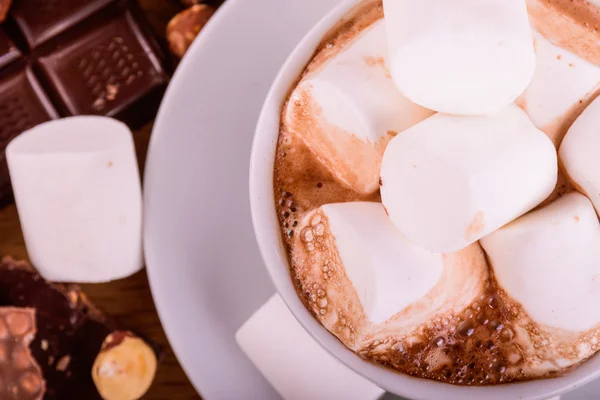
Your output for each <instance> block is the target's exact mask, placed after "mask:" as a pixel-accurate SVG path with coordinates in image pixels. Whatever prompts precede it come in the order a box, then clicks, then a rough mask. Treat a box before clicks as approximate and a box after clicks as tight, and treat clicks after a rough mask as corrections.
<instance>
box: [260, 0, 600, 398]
mask: <svg viewBox="0 0 600 400" xmlns="http://www.w3.org/2000/svg"><path fill="white" fill-rule="evenodd" d="M363 1H366V0H346V1H344V2H343V3H342V4H340V5H338V6H337V7H335V8H334V9H333V10H332V11H330V12H329V13H328V14H326V15H325V16H324V17H323V18H322V19H321V20H320V21H319V22H318V23H317V24H316V25H315V26H314V27H313V28H311V30H310V31H309V32H308V33H307V34H306V35H305V36H304V37H303V38H302V39H301V41H300V42H299V43H298V44H297V45H296V47H295V48H294V49H293V50H292V52H291V54H290V55H289V56H288V58H287V59H286V61H285V62H284V63H283V65H282V67H281V68H280V70H279V72H278V74H277V76H276V78H275V79H274V81H273V83H272V85H271V87H270V89H269V92H268V94H267V96H266V99H265V101H264V104H263V108H262V110H261V113H260V116H259V118H258V123H257V125H256V130H255V134H254V140H253V144H252V150H251V157H250V169H249V172H250V177H249V184H250V210H251V216H252V223H253V226H254V233H255V237H256V241H257V244H258V247H259V250H260V253H261V256H262V258H263V261H264V263H265V266H266V269H267V271H268V274H269V276H270V278H271V280H272V281H273V284H274V286H275V289H276V290H277V292H278V293H279V295H280V296H281V298H282V299H283V301H284V303H285V304H286V306H287V307H288V308H289V310H290V311H291V312H292V314H293V315H294V317H295V318H296V319H297V320H298V322H299V323H300V325H302V327H303V328H304V329H305V330H306V331H307V332H308V333H309V334H310V335H311V336H312V337H313V338H314V339H315V340H316V341H317V342H318V343H319V344H320V345H321V347H323V348H324V349H325V350H326V351H327V352H329V353H330V354H331V355H332V356H334V357H335V358H337V359H338V360H339V361H341V362H342V363H343V364H345V365H346V366H347V367H349V368H350V369H352V370H353V371H355V372H357V373H358V374H360V375H362V376H363V377H365V378H367V379H368V380H370V381H372V382H373V383H375V384H376V385H378V386H379V387H381V388H382V389H385V390H386V391H388V392H390V393H393V394H396V395H399V396H404V397H409V398H411V399H415V400H418V399H423V400H430V399H435V398H439V395H440V394H441V393H443V396H444V398H445V399H447V400H454V399H455V400H462V399H464V398H466V397H473V398H478V396H482V397H484V396H485V397H484V398H486V399H488V400H507V399H512V398H514V399H522V400H525V399H527V400H543V399H548V398H551V397H554V396H558V395H561V394H564V393H566V392H568V391H570V390H573V389H575V388H578V387H580V386H582V385H584V384H586V383H588V382H590V381H592V380H594V379H596V378H598V377H599V376H600V357H597V356H592V357H591V358H590V359H589V360H587V361H585V362H584V363H583V364H581V365H579V366H578V367H577V368H576V369H575V370H573V371H570V372H569V373H567V374H566V375H563V376H561V377H558V378H552V379H535V380H530V381H525V382H514V383H505V384H499V385H490V386H457V385H451V384H447V383H443V382H439V381H435V380H430V379H424V378H417V377H413V376H409V375H406V374H403V373H400V372H397V371H394V370H392V369H389V368H386V367H383V366H380V365H377V364H374V363H371V362H369V361H366V360H364V359H362V358H360V357H359V356H358V355H357V354H356V353H354V352H353V351H351V350H350V349H348V348H346V347H345V346H344V345H343V344H342V343H341V342H340V341H339V340H338V339H337V338H336V337H335V336H334V335H333V334H332V333H330V332H329V331H328V330H327V329H326V328H325V327H324V326H323V325H321V323H320V322H318V321H317V320H316V319H315V318H314V317H313V316H312V315H311V314H310V313H309V312H308V310H307V309H306V308H305V307H304V305H303V303H302V302H301V300H300V298H299V297H298V294H297V292H296V289H295V287H294V284H293V282H292V277H291V275H290V270H289V262H288V258H287V252H286V249H285V247H284V244H283V240H282V237H281V229H280V225H279V221H278V218H277V215H276V209H275V193H274V187H273V167H274V162H275V152H276V147H277V140H278V137H279V126H280V118H281V110H282V107H283V103H284V102H285V100H286V98H287V96H288V94H289V91H290V89H291V87H292V86H293V85H294V83H295V82H297V80H298V77H299V76H300V74H301V73H302V71H303V70H304V68H305V66H306V65H307V64H308V62H309V61H310V59H311V58H312V56H313V54H314V52H315V50H316V49H317V47H318V45H319V44H320V43H321V41H322V39H323V37H324V36H325V35H326V34H327V32H329V31H330V30H331V28H333V27H334V26H335V25H336V24H337V23H338V22H339V21H340V20H342V19H343V18H344V16H346V15H347V14H348V13H349V12H350V11H351V10H352V9H353V8H354V7H356V6H357V5H359V4H360V3H362V2H363Z"/></svg>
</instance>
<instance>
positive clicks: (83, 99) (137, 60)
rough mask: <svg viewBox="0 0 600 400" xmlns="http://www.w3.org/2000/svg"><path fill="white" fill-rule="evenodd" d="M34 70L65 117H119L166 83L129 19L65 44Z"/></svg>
mask: <svg viewBox="0 0 600 400" xmlns="http://www.w3.org/2000/svg"><path fill="white" fill-rule="evenodd" d="M39 65H40V66H41V69H42V71H43V72H44V75H45V76H46V77H47V79H48V82H49V84H50V85H49V86H50V87H51V88H52V89H53V91H54V92H55V95H56V99H57V100H58V101H60V102H62V104H63V107H64V111H65V112H66V113H67V114H69V115H87V114H95V115H106V116H109V117H116V118H122V117H123V115H122V113H123V112H125V111H126V110H127V109H129V108H131V107H130V106H131V105H132V104H134V103H137V102H138V101H141V100H142V99H145V100H146V101H148V94H149V93H151V92H153V91H156V90H160V89H162V88H164V86H165V85H166V83H167V81H168V76H167V74H166V73H165V71H164V69H163V67H162V65H161V62H160V60H159V59H158V58H157V57H156V55H155V52H154V49H153V47H152V44H151V43H150V42H149V41H148V40H147V38H146V36H145V35H144V33H143V32H142V30H141V28H140V26H139V25H138V24H137V22H136V20H135V18H134V16H133V14H132V13H131V12H130V11H125V12H123V13H122V14H121V15H119V16H117V17H116V18H114V19H113V20H112V21H110V22H108V23H106V24H103V25H99V26H96V27H94V28H92V30H91V31H90V32H87V33H86V34H85V35H80V36H78V37H75V38H73V40H71V41H69V42H66V43H64V44H63V45H62V46H61V48H60V49H59V50H57V51H55V52H53V53H51V54H49V55H46V56H43V57H40V59H39Z"/></svg>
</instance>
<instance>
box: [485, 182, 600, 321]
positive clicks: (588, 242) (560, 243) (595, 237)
mask: <svg viewBox="0 0 600 400" xmlns="http://www.w3.org/2000/svg"><path fill="white" fill-rule="evenodd" d="M481 244H482V246H483V248H484V250H485V251H486V252H487V254H488V257H489V260H490V263H491V266H492V268H493V270H494V274H495V276H496V279H497V281H498V284H499V285H500V286H501V287H502V289H504V290H505V291H506V293H507V294H508V295H509V296H511V297H512V298H513V299H514V300H516V301H517V302H519V303H520V304H521V305H522V306H523V307H524V309H525V311H527V313H528V314H529V316H530V317H531V318H532V319H533V320H534V321H536V322H538V323H540V324H544V325H548V326H551V327H554V328H559V329H564V330H567V331H575V332H578V331H584V330H587V329H590V328H593V327H595V326H596V325H598V324H600V308H599V307H596V305H597V304H599V303H600V224H599V223H598V217H597V216H596V213H595V212H594V208H593V207H592V204H591V203H590V201H589V200H588V199H587V198H586V197H585V196H583V195H582V194H579V193H570V194H568V195H566V196H564V197H562V198H561V199H559V200H557V201H556V202H554V203H551V204H550V205H548V206H546V207H544V208H542V209H539V210H537V211H534V212H532V213H530V214H527V215H525V216H524V217H521V218H519V219H518V220H516V221H514V222H513V223H511V224H509V225H507V226H505V227H503V228H502V229H500V230H498V231H496V232H494V233H492V234H490V235H489V236H487V237H485V238H483V239H482V240H481Z"/></svg>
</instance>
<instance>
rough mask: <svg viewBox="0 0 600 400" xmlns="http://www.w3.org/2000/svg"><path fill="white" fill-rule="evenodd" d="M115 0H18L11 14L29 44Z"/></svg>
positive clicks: (60, 30)
mask: <svg viewBox="0 0 600 400" xmlns="http://www.w3.org/2000/svg"><path fill="white" fill-rule="evenodd" d="M113 2H114V0H17V1H15V3H14V4H13V8H12V11H11V14H12V17H13V19H14V21H15V22H16V24H17V25H18V27H19V28H20V30H21V33H22V34H23V36H25V39H26V40H27V43H28V45H29V47H30V48H35V47H37V46H39V45H40V44H42V43H44V42H45V41H47V40H49V39H51V38H53V37H55V36H56V35H58V34H60V33H62V32H64V31H66V30H67V29H69V28H71V27H73V26H74V25H76V24H77V23H79V22H81V21H83V20H84V19H85V18H87V17H89V16H90V15H92V14H93V13H95V12H96V11H98V10H100V9H102V8H103V7H105V6H107V5H108V4H110V3H113Z"/></svg>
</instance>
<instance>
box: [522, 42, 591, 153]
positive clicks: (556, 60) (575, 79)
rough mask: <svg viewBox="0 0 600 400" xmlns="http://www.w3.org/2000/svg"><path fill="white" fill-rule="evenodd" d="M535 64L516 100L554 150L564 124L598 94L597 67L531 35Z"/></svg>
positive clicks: (562, 134)
mask: <svg viewBox="0 0 600 400" xmlns="http://www.w3.org/2000/svg"><path fill="white" fill-rule="evenodd" d="M534 39H535V52H536V57H537V64H536V70H535V74H534V76H533V80H532V81H531V84H530V85H529V87H528V88H527V90H526V91H525V93H523V95H522V96H521V97H520V98H519V99H518V101H517V104H519V105H520V106H521V107H523V109H524V110H525V112H527V115H529V118H530V119H531V121H532V122H533V123H534V125H535V126H537V127H538V128H540V129H541V130H543V131H544V132H546V134H547V135H548V136H549V137H550V139H552V141H553V142H554V144H555V145H556V146H557V147H558V146H559V145H560V142H561V140H562V139H563V136H564V134H565V133H566V131H567V129H568V124H570V123H571V122H572V118H573V116H574V115H575V116H576V115H578V114H579V113H580V112H581V111H582V110H583V109H584V107H585V105H586V104H587V102H588V101H589V99H590V98H593V97H594V96H595V95H596V94H598V92H599V90H600V67H598V66H597V65H595V64H592V63H590V62H589V61H586V60H584V59H582V58H580V57H578V56H576V55H575V54H573V53H571V52H569V51H568V50H565V49H562V48H560V47H557V46H555V45H554V44H552V43H550V41H548V39H546V38H544V37H543V36H542V35H541V34H539V33H537V32H536V33H535V34H534Z"/></svg>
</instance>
